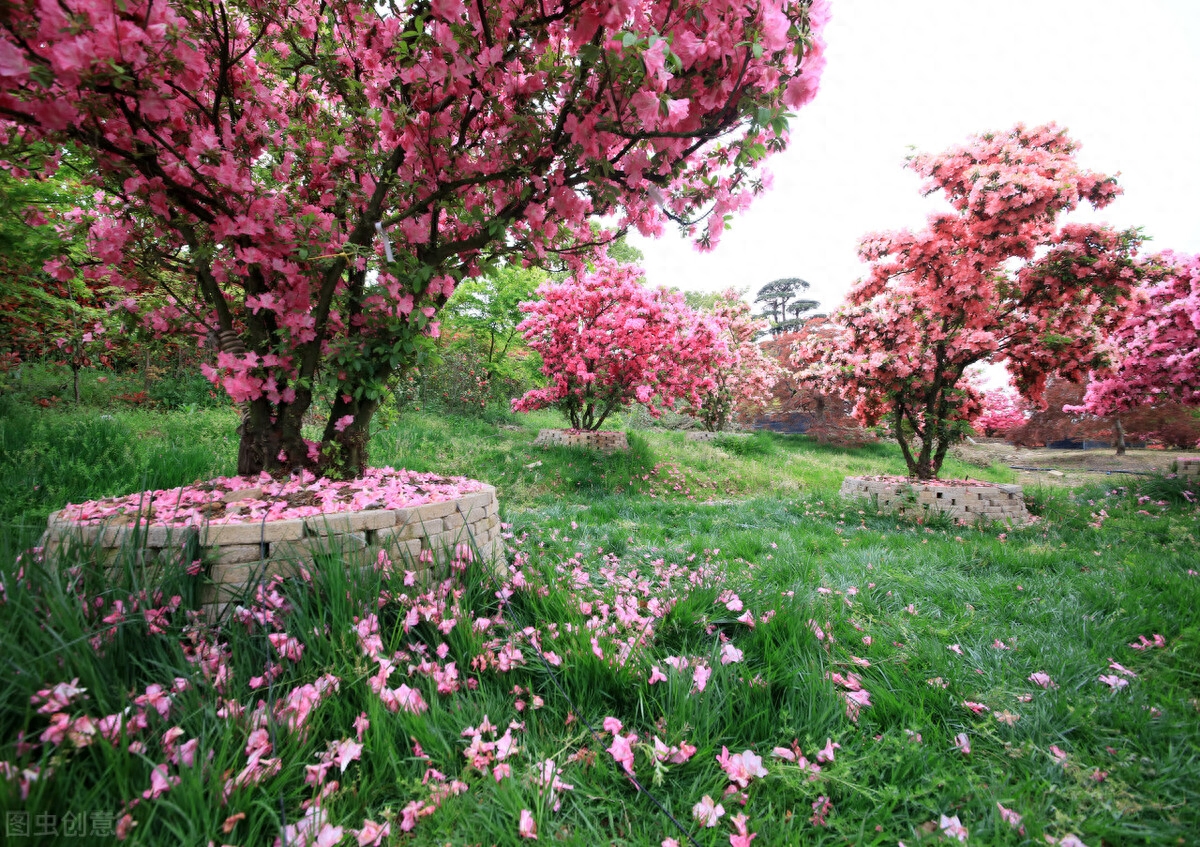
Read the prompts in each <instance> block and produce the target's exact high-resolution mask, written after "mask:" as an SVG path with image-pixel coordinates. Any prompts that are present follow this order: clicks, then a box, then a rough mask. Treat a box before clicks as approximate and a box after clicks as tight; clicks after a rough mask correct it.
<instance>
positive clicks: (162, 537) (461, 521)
mask: <svg viewBox="0 0 1200 847" xmlns="http://www.w3.org/2000/svg"><path fill="white" fill-rule="evenodd" d="M252 491H254V489H249V490H248V492H252ZM235 493H240V492H235ZM245 496H252V494H250V493H247V494H246V495H245ZM68 545H75V546H80V547H83V548H85V549H86V548H91V549H92V550H94V552H95V554H96V558H97V559H98V560H99V563H100V564H101V565H108V564H111V563H113V562H115V561H116V560H117V559H118V557H119V556H120V555H122V554H123V553H126V551H128V553H127V554H131V555H135V556H137V557H138V559H139V560H142V561H163V562H174V563H176V564H178V565H179V566H186V565H187V564H188V562H187V561H184V560H183V559H185V558H188V559H190V558H200V559H201V560H202V561H204V563H205V565H206V567H207V570H208V577H207V579H206V581H205V582H204V584H203V585H202V586H201V589H200V600H201V603H202V604H203V609H204V611H205V612H206V613H207V614H209V615H215V614H220V613H221V612H222V611H223V609H224V607H225V606H226V605H227V604H228V603H229V602H230V601H231V600H234V599H236V598H238V597H240V596H241V595H242V594H243V593H244V592H245V590H246V587H247V586H249V585H252V584H255V583H257V582H259V581H261V580H264V579H266V578H268V577H271V576H274V575H279V576H296V575H297V572H298V567H299V566H300V565H304V566H305V567H309V568H311V567H312V562H313V561H314V557H317V556H322V555H329V554H333V555H336V556H337V557H338V559H339V560H340V561H341V562H343V563H344V564H345V565H346V566H347V567H358V568H369V567H372V566H373V565H374V563H375V562H376V561H377V560H378V557H379V551H380V550H386V551H387V552H388V555H389V557H390V558H391V559H392V561H393V562H395V563H396V565H397V567H403V569H405V570H414V571H429V570H431V569H432V568H433V567H434V565H435V564H437V565H443V566H444V565H446V564H447V563H448V561H449V560H450V559H451V558H453V557H454V556H455V555H465V551H466V550H467V549H469V548H471V546H472V545H473V553H472V555H474V553H475V552H477V553H478V555H479V556H480V557H481V558H482V559H483V561H484V562H485V563H486V564H487V565H489V566H493V565H495V564H496V563H497V562H499V561H501V560H502V559H503V556H504V542H503V540H501V538H500V511H499V504H498V503H497V500H496V489H495V488H494V487H493V486H490V485H484V486H483V488H482V490H480V491H472V492H470V493H468V494H464V495H462V496H460V497H457V498H454V499H451V500H442V501H438V502H434V503H423V504H420V505H416V506H410V507H407V508H402V509H369V510H366V511H361V512H334V513H327V514H321V515H314V516H310V517H306V518H298V519H295V520H281V521H266V522H265V523H263V522H254V523H240V524H239V523H226V524H207V525H204V526H199V527H196V526H182V527H171V526H162V525H150V526H141V527H135V526H132V525H117V524H113V523H109V524H90V523H89V524H79V523H77V522H74V521H72V520H70V519H69V518H67V517H64V516H63V513H62V512H55V513H54V514H52V515H51V516H50V520H49V527H48V529H47V530H46V534H45V535H44V536H43V538H42V546H43V555H44V557H45V560H46V561H47V562H49V563H50V564H51V565H53V564H54V562H55V557H56V553H57V552H58V551H59V550H60V549H61V548H63V547H65V546H68ZM460 545H467V546H460ZM422 554H424V555H422ZM422 559H424V560H422Z"/></svg>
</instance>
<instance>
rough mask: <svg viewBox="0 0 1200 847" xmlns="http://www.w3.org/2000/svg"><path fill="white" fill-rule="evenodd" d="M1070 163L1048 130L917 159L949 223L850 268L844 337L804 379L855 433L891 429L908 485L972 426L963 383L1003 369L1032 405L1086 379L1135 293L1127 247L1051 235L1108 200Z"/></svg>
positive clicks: (1081, 232)
mask: <svg viewBox="0 0 1200 847" xmlns="http://www.w3.org/2000/svg"><path fill="white" fill-rule="evenodd" d="M1075 150H1076V144H1075V142H1074V141H1072V140H1071V139H1070V138H1069V137H1067V135H1066V133H1065V132H1064V131H1063V130H1061V129H1059V128H1058V127H1056V126H1054V125H1053V124H1050V125H1047V126H1041V127H1034V128H1032V129H1027V128H1026V127H1024V126H1022V125H1018V126H1016V127H1014V128H1013V129H1011V130H1008V131H1006V132H1001V133H992V134H987V135H982V136H977V137H973V138H971V139H970V140H969V141H968V142H967V143H966V144H965V145H961V146H955V147H952V148H950V149H949V150H946V151H945V152H943V153H940V154H937V155H919V156H915V157H913V158H912V159H911V160H910V162H909V167H911V168H912V169H913V170H915V171H916V172H917V173H918V174H920V175H921V176H922V177H924V179H925V182H924V190H925V192H926V193H933V192H935V191H939V190H940V191H941V192H943V194H944V196H945V198H946V199H947V200H948V201H949V203H950V205H951V206H952V207H953V211H952V212H945V213H938V214H934V215H932V216H930V218H929V225H928V227H927V228H926V229H924V230H922V231H921V232H917V233H913V232H910V231H908V230H901V231H898V232H886V233H878V234H873V235H868V236H867V237H866V238H865V239H864V240H863V242H862V244H861V246H860V248H859V254H860V256H861V257H862V258H863V259H864V260H865V261H867V262H869V263H870V270H869V272H868V274H867V276H866V278H865V279H863V280H860V281H859V282H858V283H857V284H856V285H855V286H854V288H853V289H852V290H851V292H850V294H849V296H848V298H847V299H848V302H847V305H846V306H845V307H843V308H842V309H841V310H839V312H838V314H837V316H836V318H835V319H834V320H835V323H836V324H837V325H838V326H839V327H840V333H839V334H838V335H837V336H836V339H835V341H834V343H833V344H831V345H830V346H829V347H828V348H827V349H824V350H821V349H815V350H811V351H808V353H807V354H806V355H805V356H803V357H802V358H805V359H808V360H810V361H814V362H815V365H814V367H812V368H810V371H809V373H808V378H809V379H810V380H812V381H813V382H815V383H816V384H819V385H824V386H827V387H829V388H836V389H837V390H840V391H841V392H842V393H843V395H844V396H846V397H849V398H851V399H852V400H854V402H855V403H856V406H855V415H856V416H857V417H858V418H859V419H860V420H862V421H863V422H864V423H865V424H867V425H874V424H877V423H879V422H881V421H884V420H886V421H888V422H889V423H890V425H891V429H892V432H893V434H894V436H895V438H896V440H897V441H898V442H899V443H900V447H901V451H902V452H903V454H904V460H905V463H906V464H907V466H908V470H909V473H910V474H912V475H913V476H915V477H918V478H919V479H931V478H933V477H935V476H936V475H937V473H938V470H939V469H940V468H941V465H942V460H943V459H944V458H945V455H946V451H947V450H948V449H949V447H950V445H951V444H952V443H954V442H955V441H956V440H957V439H958V438H960V437H961V436H962V434H964V433H965V431H966V428H967V426H968V425H969V423H970V421H971V420H972V419H974V418H975V417H977V415H978V414H979V412H980V411H981V407H980V405H979V394H978V392H977V391H975V390H974V389H972V388H971V386H970V385H969V384H968V383H967V382H966V381H965V380H964V379H963V375H964V373H965V372H966V369H967V368H969V367H970V366H971V365H974V364H976V363H979V362H1001V361H1003V362H1005V363H1006V365H1007V367H1008V370H1009V372H1010V373H1011V374H1012V375H1013V378H1014V381H1015V384H1016V388H1017V390H1018V391H1019V392H1020V393H1021V394H1022V395H1023V396H1024V397H1026V398H1028V399H1029V400H1031V401H1032V402H1038V401H1039V399H1040V395H1041V393H1042V391H1043V389H1044V387H1045V383H1046V378H1047V376H1048V375H1050V374H1055V373H1057V374H1060V375H1062V376H1064V377H1066V378H1068V379H1074V380H1080V379H1082V378H1083V376H1084V375H1085V374H1086V373H1087V371H1088V368H1089V367H1090V366H1091V365H1092V364H1093V363H1094V362H1095V361H1096V357H1097V352H1096V344H1097V335H1098V333H1099V327H1100V326H1101V324H1102V322H1103V320H1104V319H1105V317H1106V316H1107V315H1109V314H1110V313H1111V311H1112V309H1113V306H1114V304H1115V303H1117V302H1118V301H1119V299H1120V298H1121V297H1123V296H1125V295H1126V294H1128V292H1129V290H1130V288H1131V286H1132V285H1133V284H1134V282H1135V281H1136V272H1135V269H1134V267H1133V261H1132V258H1131V256H1132V253H1133V251H1134V250H1135V248H1136V246H1137V244H1138V240H1139V239H1138V235H1137V233H1136V232H1134V231H1127V232H1116V231H1113V230H1111V229H1109V228H1106V227H1103V226H1098V225H1092V224H1065V225H1062V226H1060V225H1059V223H1058V218H1059V216H1060V215H1062V214H1064V213H1066V212H1069V211H1070V210H1072V209H1074V208H1076V207H1077V206H1078V205H1079V204H1080V203H1081V202H1087V203H1089V204H1091V205H1092V206H1094V207H1096V208H1100V207H1103V206H1105V205H1107V204H1108V203H1109V202H1110V201H1111V199H1112V198H1113V197H1114V196H1115V195H1116V194H1117V193H1118V188H1117V185H1116V181H1115V180H1114V179H1113V178H1112V177H1109V176H1105V175H1103V174H1099V173H1095V172H1092V171H1086V170H1083V169H1081V168H1080V167H1079V166H1078V165H1077V164H1076V162H1075V158H1074V152H1075Z"/></svg>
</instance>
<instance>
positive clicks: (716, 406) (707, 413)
mask: <svg viewBox="0 0 1200 847" xmlns="http://www.w3.org/2000/svg"><path fill="white" fill-rule="evenodd" d="M711 316H712V318H713V320H714V321H716V324H717V326H718V327H719V328H720V331H721V336H722V337H723V339H724V342H725V347H726V350H727V352H726V354H725V355H721V356H716V357H714V358H713V377H712V379H713V387H712V390H710V391H708V392H706V393H705V394H704V397H703V402H702V403H701V404H700V405H699V406H689V407H687V409H685V410H684V411H685V413H686V414H689V415H692V416H693V417H695V418H697V419H698V420H699V421H700V423H701V424H702V425H703V426H704V428H705V429H706V430H708V431H709V432H720V431H722V430H724V429H726V428H727V427H728V426H729V425H730V424H732V423H733V422H734V421H735V420H737V419H738V418H745V417H749V416H752V415H754V414H757V413H758V412H761V411H762V410H763V409H764V408H765V407H766V406H767V404H768V403H770V402H771V397H772V395H771V389H772V388H773V387H774V386H775V382H776V381H777V380H778V379H779V378H780V376H781V375H782V374H783V368H782V367H781V366H780V365H779V363H778V361H776V360H775V359H774V358H773V357H771V356H769V355H768V354H767V353H766V352H765V351H764V350H763V349H762V348H761V347H760V346H759V345H757V344H755V343H754V339H755V337H756V336H758V335H760V334H762V333H763V332H765V331H766V329H767V326H768V322H767V321H765V320H760V319H757V318H754V317H752V316H751V314H750V305H749V304H748V303H746V302H745V301H744V300H742V298H741V296H740V295H739V294H738V292H737V291H735V290H734V289H729V290H727V291H724V292H722V294H721V296H720V298H719V299H718V300H717V302H716V303H715V304H714V306H713V309H712V312H711Z"/></svg>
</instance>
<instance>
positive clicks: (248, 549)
mask: <svg viewBox="0 0 1200 847" xmlns="http://www.w3.org/2000/svg"><path fill="white" fill-rule="evenodd" d="M263 552H264V551H263V549H262V546H261V545H259V544H226V545H223V546H221V547H210V548H208V554H209V558H210V559H211V560H212V561H213V563H214V564H216V565H235V564H241V563H243V562H256V561H258V560H260V559H262V558H263ZM266 552H267V555H270V545H268V546H267V551H266Z"/></svg>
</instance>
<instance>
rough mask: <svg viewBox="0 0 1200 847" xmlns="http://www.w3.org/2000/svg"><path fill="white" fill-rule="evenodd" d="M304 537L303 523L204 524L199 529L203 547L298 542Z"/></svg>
mask: <svg viewBox="0 0 1200 847" xmlns="http://www.w3.org/2000/svg"><path fill="white" fill-rule="evenodd" d="M303 537H304V521H303V520H300V519H297V520H290V521H265V522H264V521H255V522H254V523H229V524H205V525H204V526H202V527H200V544H201V546H203V547H223V546H225V545H227V544H257V543H259V541H264V542H266V543H267V544H270V543H272V542H275V541H298V540H300V539H301V538H303Z"/></svg>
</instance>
